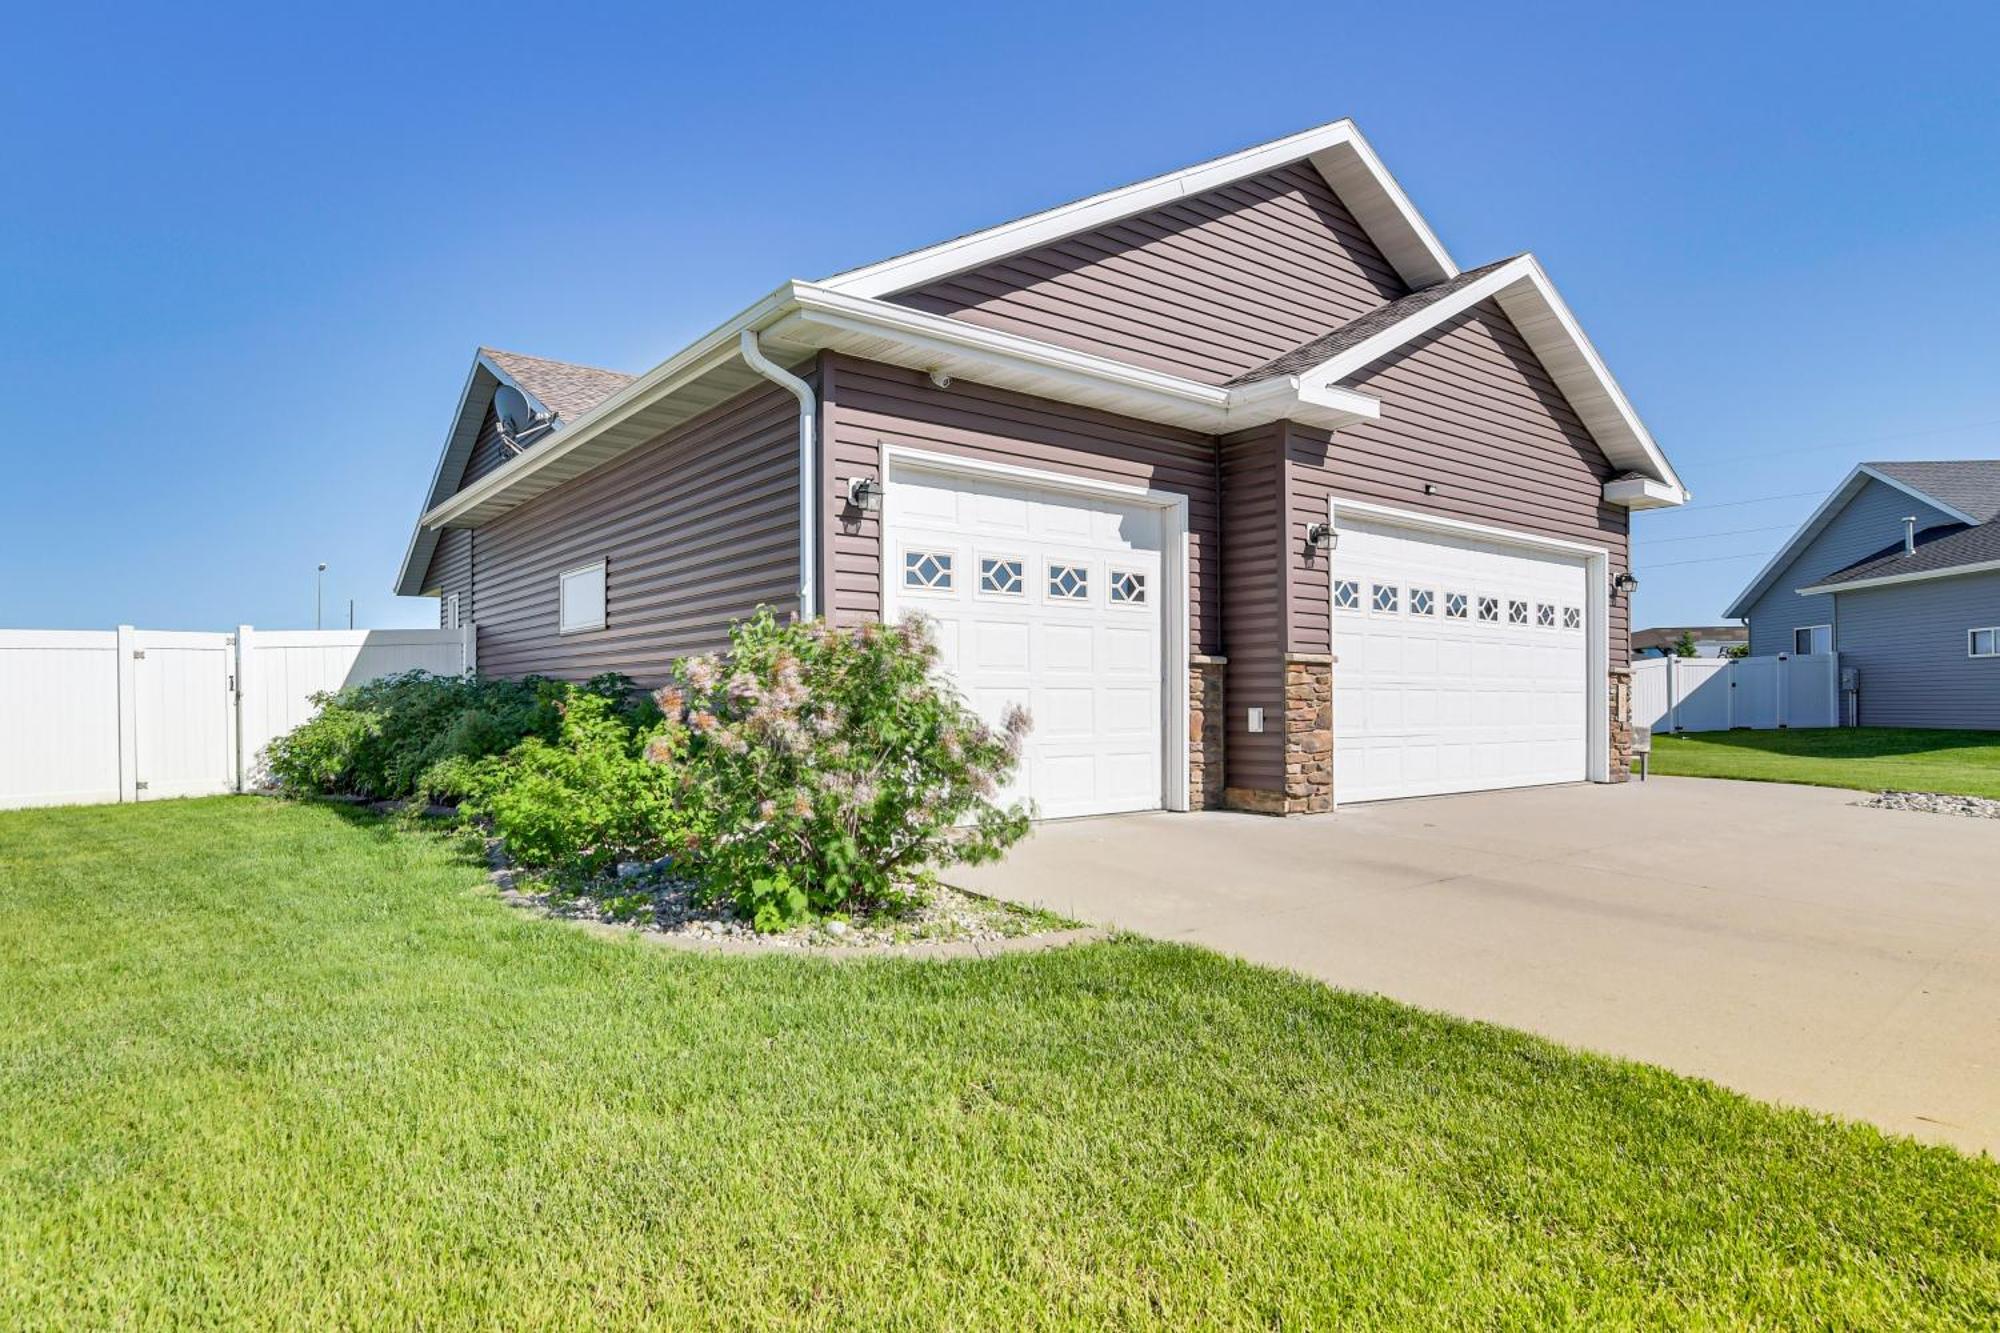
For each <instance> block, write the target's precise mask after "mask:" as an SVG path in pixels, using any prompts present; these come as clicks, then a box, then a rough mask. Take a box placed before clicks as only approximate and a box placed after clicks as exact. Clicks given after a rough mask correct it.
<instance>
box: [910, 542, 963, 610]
mask: <svg viewBox="0 0 2000 1333" xmlns="http://www.w3.org/2000/svg"><path fill="white" fill-rule="evenodd" d="M912 555H917V556H926V555H941V556H945V557H947V558H948V559H949V560H950V561H951V568H950V570H949V571H948V572H947V575H946V577H947V578H948V579H949V580H950V582H948V583H946V584H945V586H943V587H942V588H940V587H937V586H935V585H934V584H928V583H911V582H909V571H908V569H907V568H906V565H907V562H908V561H909V558H910V557H911V556H912ZM960 566H961V562H960V560H959V553H958V552H957V551H956V550H946V549H945V548H943V547H941V546H933V545H929V544H922V545H915V546H912V545H910V544H909V543H907V542H906V543H903V544H902V545H900V546H898V547H897V548H896V569H895V572H894V575H893V577H894V578H895V580H896V586H897V587H898V588H899V589H900V590H901V591H902V593H903V595H904V596H905V597H945V598H955V597H957V596H958V571H959V568H960Z"/></svg>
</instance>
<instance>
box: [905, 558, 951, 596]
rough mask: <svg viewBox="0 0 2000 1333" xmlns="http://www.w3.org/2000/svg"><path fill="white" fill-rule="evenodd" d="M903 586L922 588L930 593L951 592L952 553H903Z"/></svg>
mask: <svg viewBox="0 0 2000 1333" xmlns="http://www.w3.org/2000/svg"><path fill="white" fill-rule="evenodd" d="M903 586H904V587H905V588H922V589H926V590H928V591H930V592H950V591H951V586H952V582H951V552H950V551H905V552H903Z"/></svg>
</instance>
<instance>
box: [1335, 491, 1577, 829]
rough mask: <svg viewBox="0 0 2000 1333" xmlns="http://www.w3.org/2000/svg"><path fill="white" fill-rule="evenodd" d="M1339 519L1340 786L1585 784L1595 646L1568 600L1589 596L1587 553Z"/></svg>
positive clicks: (1430, 790) (1389, 792)
mask: <svg viewBox="0 0 2000 1333" xmlns="http://www.w3.org/2000/svg"><path fill="white" fill-rule="evenodd" d="M1340 528H1341V541H1340V545H1339V547H1338V548H1337V550H1338V554H1337V555H1336V556H1335V568H1334V571H1333V577H1334V579H1335V581H1336V585H1337V584H1338V582H1339V581H1341V580H1346V581H1349V582H1350V583H1351V585H1352V590H1351V593H1350V594H1349V596H1348V600H1350V601H1352V602H1354V603H1356V605H1354V606H1351V607H1350V606H1347V605H1345V604H1344V603H1343V602H1342V601H1341V600H1340V597H1341V594H1340V592H1339V590H1338V588H1337V586H1336V590H1335V596H1336V602H1335V606H1334V610H1333V624H1334V653H1335V656H1336V658H1337V665H1336V667H1335V669H1334V727H1335V733H1336V735H1335V742H1334V774H1335V796H1336V798H1337V799H1339V800H1341V801H1344V802H1345V801H1359V800H1374V799H1383V798H1388V797H1394V796H1414V795H1428V794H1434V793H1440V792H1447V791H1463V790H1468V789H1472V788H1479V787H1497V786H1514V785H1527V784H1530V783H1542V782H1569V781H1580V780H1582V779H1583V778H1584V776H1585V775H1586V772H1587V768H1588V759H1587V754H1588V744H1589V741H1588V731H1589V726H1588V720H1587V708H1588V700H1589V699H1590V698H1591V697H1592V694H1591V692H1590V691H1589V689H1588V688H1587V682H1586V680H1585V674H1586V672H1587V669H1588V660H1589V653H1588V647H1587V639H1586V635H1585V633H1584V626H1583V625H1582V624H1581V623H1580V621H1579V622H1574V623H1572V624H1571V625H1570V626H1568V627H1565V626H1564V623H1563V608H1564V607H1572V608H1578V612H1577V614H1579V615H1580V608H1582V607H1583V606H1585V605H1586V600H1585V596H1584V593H1585V590H1586V585H1585V564H1584V561H1583V560H1582V559H1581V558H1580V557H1568V556H1561V555H1554V554H1546V553H1542V552H1539V551H1533V550H1527V549H1524V548H1516V547H1510V546H1508V545H1507V544H1506V543H1504V542H1498V541H1489V540H1486V539H1483V538H1467V537H1461V536H1458V535H1456V534H1442V533H1435V532H1426V531H1423V530H1420V529H1416V528H1409V527H1401V526H1398V525H1394V524H1390V523H1384V522H1371V521H1367V520H1359V519H1349V518H1342V519H1341V521H1340ZM1378 588H1380V589H1392V588H1393V589H1395V590H1396V592H1395V594H1394V595H1393V596H1391V595H1390V594H1388V593H1386V592H1385V593H1384V594H1383V595H1382V596H1381V597H1380V598H1379V599H1378V597H1377V593H1376V590H1377V589H1378ZM1419 594H1427V595H1419ZM1482 601H1484V602H1487V603H1488V604H1489V606H1490V608H1491V614H1492V617H1493V618H1491V619H1488V618H1482V616H1481V614H1480V611H1481V609H1482V608H1481V605H1480V604H1481V602H1482ZM1391 606H1392V607H1393V608H1394V609H1393V610H1392V611H1391V610H1385V609H1384V608H1385V607H1391ZM1447 608H1452V609H1462V610H1463V611H1464V613H1465V614H1463V615H1462V616H1461V615H1454V614H1447Z"/></svg>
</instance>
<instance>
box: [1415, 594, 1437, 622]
mask: <svg viewBox="0 0 2000 1333" xmlns="http://www.w3.org/2000/svg"><path fill="white" fill-rule="evenodd" d="M1436 610H1437V594H1436V593H1434V592H1432V591H1431V590H1430V589H1429V588H1412V589H1410V614H1411V615H1413V616H1428V615H1434V614H1436Z"/></svg>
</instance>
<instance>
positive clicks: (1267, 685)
mask: <svg viewBox="0 0 2000 1333" xmlns="http://www.w3.org/2000/svg"><path fill="white" fill-rule="evenodd" d="M1284 431H1285V427H1284V423H1282V422H1279V423H1275V424H1272V425H1269V426H1260V427H1258V428H1256V429H1255V430H1249V431H1244V432H1242V433H1241V434H1237V435H1231V436H1226V437H1225V438H1224V439H1223V440H1222V441H1221V442H1220V449H1219V462H1220V473H1221V485H1222V627H1223V633H1222V647H1223V652H1224V653H1225V654H1226V655H1227V656H1228V659H1229V661H1228V665H1227V666H1225V667H1224V668H1223V688H1222V697H1223V705H1224V708H1223V714H1224V724H1223V755H1224V764H1225V775H1224V783H1223V785H1224V786H1225V787H1247V788H1252V789H1255V790H1260V791H1281V790H1283V788H1284V785H1285V664H1284V654H1285V629H1284V621H1285V608H1284V599H1283V598H1282V597H1281V596H1280V595H1279V593H1280V591H1281V589H1282V588H1283V586H1284V576H1285V574H1284V566H1283V563H1282V561H1283V553H1282V552H1281V551H1280V549H1279V546H1278V532H1279V515H1280V511H1281V509H1282V507H1283V496H1284V485H1283V481H1282V479H1281V476H1280V472H1279V466H1278V465H1279V459H1280V453H1279V446H1280V442H1281V441H1282V439H1283V437H1284ZM1253 707H1255V708H1262V709H1263V710H1264V730H1263V731H1261V732H1252V731H1251V730H1250V729H1249V717H1250V714H1249V710H1250V709H1251V708H1253Z"/></svg>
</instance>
